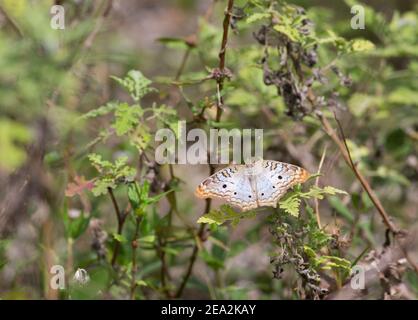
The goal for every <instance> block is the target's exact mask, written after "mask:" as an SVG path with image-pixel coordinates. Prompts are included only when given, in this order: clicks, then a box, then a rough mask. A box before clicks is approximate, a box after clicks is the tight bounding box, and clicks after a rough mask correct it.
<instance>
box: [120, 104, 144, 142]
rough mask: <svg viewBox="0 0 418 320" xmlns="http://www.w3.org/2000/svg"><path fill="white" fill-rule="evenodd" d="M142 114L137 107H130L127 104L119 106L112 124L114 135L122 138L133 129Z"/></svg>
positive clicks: (140, 109)
mask: <svg viewBox="0 0 418 320" xmlns="http://www.w3.org/2000/svg"><path fill="white" fill-rule="evenodd" d="M143 114H144V111H143V110H142V108H141V107H140V106H139V105H133V106H130V105H128V104H127V103H121V104H119V105H118V107H117V108H116V111H115V118H116V119H115V123H114V124H113V128H114V129H115V130H116V134H117V135H118V136H122V135H124V134H126V133H128V132H129V131H131V130H132V129H134V127H135V126H136V125H137V124H138V123H139V120H140V118H141V117H142V115H143Z"/></svg>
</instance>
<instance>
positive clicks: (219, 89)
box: [216, 0, 234, 122]
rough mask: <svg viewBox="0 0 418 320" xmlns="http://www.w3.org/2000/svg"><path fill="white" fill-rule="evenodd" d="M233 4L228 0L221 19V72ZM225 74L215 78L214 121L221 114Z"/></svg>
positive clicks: (223, 69) (222, 70)
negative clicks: (216, 94) (217, 99)
mask: <svg viewBox="0 0 418 320" xmlns="http://www.w3.org/2000/svg"><path fill="white" fill-rule="evenodd" d="M233 6H234V0H228V6H227V8H226V11H225V17H224V21H223V34H222V44H221V50H220V51H219V70H220V71H221V73H222V74H224V71H225V56H226V45H227V43H228V32H229V24H230V21H231V11H232V8H233ZM224 80H225V76H224V75H223V76H221V77H219V78H217V79H216V84H217V92H218V97H219V101H218V105H217V109H216V122H219V121H220V120H221V116H222V106H223V97H222V95H221V92H222V89H223V85H224Z"/></svg>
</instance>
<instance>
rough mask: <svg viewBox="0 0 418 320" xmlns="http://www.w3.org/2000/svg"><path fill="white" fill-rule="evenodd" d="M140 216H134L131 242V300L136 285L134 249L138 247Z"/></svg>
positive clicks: (136, 269)
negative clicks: (133, 230)
mask: <svg viewBox="0 0 418 320" xmlns="http://www.w3.org/2000/svg"><path fill="white" fill-rule="evenodd" d="M141 221H142V217H136V222H135V232H134V236H133V239H132V242H131V246H132V270H131V300H135V291H136V287H137V283H136V273H137V271H138V266H137V264H136V250H137V248H138V235H139V226H140V224H141Z"/></svg>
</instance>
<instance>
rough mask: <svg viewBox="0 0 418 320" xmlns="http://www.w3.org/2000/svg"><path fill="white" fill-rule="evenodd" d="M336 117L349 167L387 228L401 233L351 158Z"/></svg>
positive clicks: (395, 232)
mask: <svg viewBox="0 0 418 320" xmlns="http://www.w3.org/2000/svg"><path fill="white" fill-rule="evenodd" d="M334 117H335V121H336V122H337V125H338V128H339V130H340V134H341V139H342V141H343V146H344V148H345V151H346V157H347V159H346V161H348V165H349V166H350V167H351V169H352V170H353V172H354V174H355V175H356V177H357V178H358V180H359V181H360V183H361V185H362V186H363V188H364V190H365V191H366V192H367V194H368V195H369V197H370V200H372V202H373V204H374V206H375V207H376V209H377V211H378V212H379V214H380V216H381V217H382V219H383V221H384V222H385V224H386V226H387V227H388V228H389V230H390V231H392V232H393V233H394V234H397V233H398V232H399V228H398V227H397V226H395V225H394V224H393V222H392V221H391V220H390V218H389V215H388V214H387V212H386V210H385V209H384V208H383V206H382V203H381V202H380V200H379V198H378V197H377V196H376V194H375V193H374V192H373V190H372V188H371V187H370V185H369V183H368V181H367V180H366V179H365V178H364V176H363V175H362V174H361V173H360V171H359V170H358V169H357V167H356V165H355V164H354V162H353V159H352V157H351V153H350V149H349V148H348V146H347V140H346V138H345V135H344V131H343V128H342V126H341V123H340V121H339V120H338V118H337V116H336V114H335V113H334Z"/></svg>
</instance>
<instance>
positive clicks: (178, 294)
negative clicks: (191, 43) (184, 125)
mask: <svg viewBox="0 0 418 320" xmlns="http://www.w3.org/2000/svg"><path fill="white" fill-rule="evenodd" d="M233 6H234V0H228V5H227V8H226V11H225V16H224V20H223V34H222V43H221V49H220V51H219V55H218V56H219V71H220V76H219V77H216V78H214V79H215V80H216V91H217V95H218V103H217V109H216V122H219V121H220V120H221V116H222V106H223V97H222V94H221V92H222V89H223V83H224V80H225V77H226V76H227V73H226V72H225V57H226V47H227V43H228V31H229V25H230V21H231V11H232V8H233ZM214 172H215V167H214V166H213V165H212V164H210V161H209V173H210V175H212V174H213V173H214ZM211 204H212V200H211V199H210V198H208V199H206V205H205V210H204V214H206V213H208V212H209V211H210V209H211ZM205 228H206V224H204V223H202V224H201V225H200V227H199V230H198V232H197V236H196V243H195V245H194V247H193V251H192V255H191V256H190V260H189V265H188V267H187V270H186V273H185V275H184V277H183V281H182V282H181V284H180V286H179V288H178V290H177V292H176V294H175V297H176V298H180V297H181V296H182V294H183V291H184V288H185V287H186V284H187V282H188V281H189V278H190V276H191V274H192V272H193V267H194V264H195V262H196V259H197V255H198V252H199V249H200V243H201V242H203V241H204V239H203V237H204V234H205Z"/></svg>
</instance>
